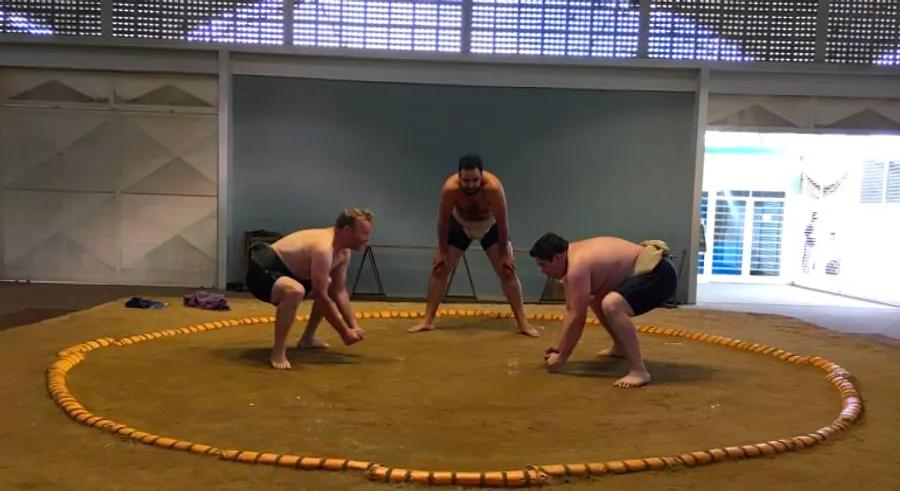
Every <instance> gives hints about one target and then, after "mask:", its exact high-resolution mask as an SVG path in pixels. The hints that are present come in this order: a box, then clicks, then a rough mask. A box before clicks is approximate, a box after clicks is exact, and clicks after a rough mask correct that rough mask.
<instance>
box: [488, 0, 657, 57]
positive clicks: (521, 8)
mask: <svg viewBox="0 0 900 491" xmlns="http://www.w3.org/2000/svg"><path fill="white" fill-rule="evenodd" d="M472 9H473V10H472V52H475V53H500V54H527V55H568V56H595V57H634V56H637V48H638V30H639V27H640V11H639V9H638V8H636V7H635V6H634V5H633V2H629V1H614V0H605V1H567V0H520V1H515V0H473V2H472Z"/></svg>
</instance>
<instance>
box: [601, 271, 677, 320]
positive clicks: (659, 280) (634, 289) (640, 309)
mask: <svg viewBox="0 0 900 491" xmlns="http://www.w3.org/2000/svg"><path fill="white" fill-rule="evenodd" d="M677 285H678V274H677V273H676V272H675V267H674V266H672V262H671V261H669V260H668V259H663V260H662V261H660V262H659V264H657V265H656V267H655V268H653V271H651V272H649V273H645V274H642V275H640V276H634V277H632V278H628V279H627V280H625V281H624V282H623V283H622V284H621V285H619V286H618V287H616V289H615V291H617V292H619V293H620V294H621V295H622V296H623V297H625V300H627V301H628V305H630V306H631V310H633V311H634V315H641V314H644V313H646V312H649V311H651V310H653V309H655V308H656V307H659V306H660V305H662V304H663V303H664V302H665V301H666V300H668V299H670V298H672V295H674V294H675V287H676V286H677Z"/></svg>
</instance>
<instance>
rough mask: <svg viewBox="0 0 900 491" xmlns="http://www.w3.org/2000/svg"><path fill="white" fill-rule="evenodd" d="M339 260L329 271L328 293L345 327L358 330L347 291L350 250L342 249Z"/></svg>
mask: <svg viewBox="0 0 900 491" xmlns="http://www.w3.org/2000/svg"><path fill="white" fill-rule="evenodd" d="M340 261H341V262H340V263H339V264H338V265H337V266H336V267H335V268H334V269H333V271H332V273H331V289H330V290H329V292H328V293H329V296H330V297H331V300H332V301H334V303H335V305H336V306H337V309H338V311H339V312H340V314H341V318H343V319H344V323H345V324H346V325H347V327H348V328H350V329H352V330H359V329H360V328H359V323H358V322H357V321H356V318H355V317H354V316H353V309H352V308H351V307H350V294H349V293H348V292H347V269H348V268H349V266H350V251H344V256H343V257H342V258H341V259H340Z"/></svg>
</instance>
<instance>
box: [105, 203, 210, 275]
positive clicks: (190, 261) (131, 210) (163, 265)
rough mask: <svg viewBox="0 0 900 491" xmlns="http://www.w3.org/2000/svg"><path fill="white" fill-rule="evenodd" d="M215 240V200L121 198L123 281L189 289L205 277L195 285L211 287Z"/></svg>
mask: <svg viewBox="0 0 900 491" xmlns="http://www.w3.org/2000/svg"><path fill="white" fill-rule="evenodd" d="M215 236H216V198H215V197H193V196H157V195H138V194H125V195H122V262H121V266H122V270H121V275H122V278H123V280H124V281H125V282H127V283H140V282H143V281H146V279H147V278H148V277H149V278H153V280H154V281H156V282H159V283H161V284H176V285H178V284H180V285H191V284H192V283H193V282H195V281H197V279H198V278H204V277H206V278H208V279H207V280H206V281H204V282H201V283H193V284H194V285H197V286H200V285H206V286H209V285H211V283H209V282H208V281H213V280H214V279H215V268H216V248H215V239H214V237H215ZM198 237H200V238H201V239H200V240H198V239H197V238H198ZM210 238H213V239H212V240H210ZM210 273H212V276H210Z"/></svg>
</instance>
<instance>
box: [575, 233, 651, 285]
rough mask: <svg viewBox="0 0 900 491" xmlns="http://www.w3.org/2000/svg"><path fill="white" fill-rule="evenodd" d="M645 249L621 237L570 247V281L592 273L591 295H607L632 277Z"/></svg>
mask: <svg viewBox="0 0 900 491" xmlns="http://www.w3.org/2000/svg"><path fill="white" fill-rule="evenodd" d="M642 250H643V247H642V246H640V245H638V244H635V243H633V242H629V241H627V240H624V239H620V238H618V237H595V238H592V239H586V240H581V241H578V242H573V243H571V244H569V264H568V268H567V270H566V280H567V281H568V278H570V277H574V276H577V275H580V274H585V273H587V274H589V275H590V278H591V295H597V294H603V293H607V292H609V291H610V290H612V289H613V288H615V287H617V286H619V285H620V284H621V283H622V282H623V281H625V280H626V279H628V277H629V276H631V273H632V271H633V270H634V262H635V260H637V257H638V255H639V254H640V253H641V251H642Z"/></svg>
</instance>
